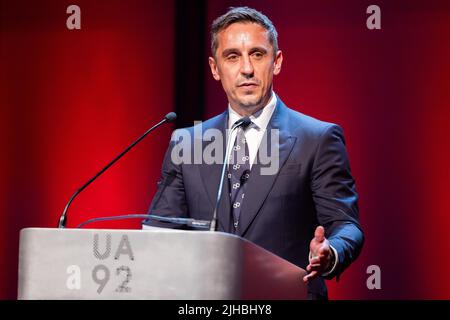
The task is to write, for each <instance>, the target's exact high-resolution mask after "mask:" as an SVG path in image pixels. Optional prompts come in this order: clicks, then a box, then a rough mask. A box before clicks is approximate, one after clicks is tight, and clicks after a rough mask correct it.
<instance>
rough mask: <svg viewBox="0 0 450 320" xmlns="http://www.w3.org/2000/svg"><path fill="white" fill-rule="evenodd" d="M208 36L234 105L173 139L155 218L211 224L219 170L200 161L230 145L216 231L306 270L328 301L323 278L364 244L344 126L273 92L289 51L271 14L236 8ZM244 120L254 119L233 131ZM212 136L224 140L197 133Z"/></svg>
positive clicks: (214, 65) (314, 292)
mask: <svg viewBox="0 0 450 320" xmlns="http://www.w3.org/2000/svg"><path fill="white" fill-rule="evenodd" d="M211 35H212V45H211V48H212V56H211V57H210V58H209V64H210V68H211V72H212V75H213V77H214V79H215V80H217V81H220V82H221V84H222V86H223V89H224V91H225V93H226V95H227V98H228V102H229V105H228V109H227V110H226V111H225V112H224V113H222V114H221V115H218V116H216V117H214V118H212V119H209V120H207V121H205V122H203V123H201V125H197V126H194V127H191V128H187V129H180V130H177V131H176V132H175V133H174V135H173V138H172V140H171V143H170V145H169V148H168V150H167V153H166V156H165V158H164V162H163V167H162V174H161V180H160V181H159V182H158V191H157V193H156V195H155V197H154V199H153V201H152V205H151V207H150V213H152V214H157V215H164V216H173V217H190V218H195V219H200V220H211V218H212V215H213V211H214V208H215V205H216V197H217V192H218V189H219V180H220V176H221V171H222V164H221V163H211V161H206V162H207V163H205V161H200V162H199V161H198V157H197V156H198V152H199V150H200V152H201V154H202V155H203V156H204V155H205V152H206V150H209V151H211V149H212V148H211V145H212V144H215V143H219V145H220V146H221V147H220V148H216V149H215V151H214V152H212V154H214V153H216V154H215V156H217V154H219V156H218V157H217V158H219V159H220V158H221V155H223V151H225V150H226V148H225V145H226V142H227V141H229V142H230V146H232V147H230V148H229V150H231V151H230V153H229V154H227V155H226V156H227V157H228V158H229V159H230V165H228V167H227V171H226V176H225V183H224V184H223V194H222V198H221V200H220V202H219V206H218V211H217V214H218V224H217V229H218V230H219V231H224V232H229V233H234V234H237V235H239V236H241V237H244V238H246V239H248V240H250V241H252V242H253V243H255V244H257V245H259V246H261V247H263V248H265V249H267V250H269V251H271V252H273V253H275V254H276V255H278V256H280V257H282V258H284V259H286V260H288V261H290V262H292V263H294V264H296V265H298V266H300V267H302V268H306V270H307V271H308V275H306V276H305V277H304V278H303V281H305V282H307V283H308V288H309V293H310V297H311V298H316V299H321V298H325V299H326V298H327V290H326V286H325V283H324V280H323V279H324V278H325V279H332V278H333V277H339V275H340V274H341V273H342V272H343V271H344V269H345V268H346V267H347V266H348V265H349V264H350V263H351V262H352V261H354V260H355V259H356V258H357V256H358V255H359V253H360V251H361V248H362V245H363V242H364V235H363V232H362V229H361V227H360V224H359V220H358V205H357V198H358V195H357V193H356V189H355V182H354V179H353V177H352V175H351V172H350V166H349V161H348V157H347V152H346V149H345V144H344V137H343V133H342V129H341V128H340V127H339V126H337V125H335V124H332V123H326V122H322V121H319V120H317V119H314V118H312V117H309V116H306V115H304V114H301V113H299V112H296V111H294V110H292V109H290V108H288V107H286V106H285V105H284V103H283V102H282V101H281V99H280V98H279V97H278V96H277V95H276V94H275V93H274V92H273V86H272V79H273V76H274V75H278V74H279V73H280V71H281V65H282V61H283V55H282V52H281V51H280V50H278V44H277V33H276V30H275V27H274V26H273V24H272V22H271V21H270V20H269V19H268V18H267V17H266V16H265V15H263V14H262V13H260V12H258V11H256V10H254V9H250V8H247V7H239V8H232V9H230V10H229V11H228V12H227V13H226V14H224V15H223V16H221V17H219V18H217V19H216V20H215V21H214V22H213V25H212V30H211ZM246 117H248V118H249V119H250V120H251V122H250V123H249V122H246V123H244V125H242V126H240V127H237V128H236V129H235V130H232V131H230V130H228V129H230V128H232V127H233V125H234V124H236V123H237V121H239V120H240V119H243V118H246ZM181 130H182V131H181ZM208 130H209V131H213V132H218V133H220V135H218V136H217V137H215V138H216V139H211V138H205V136H211V135H203V134H198V132H199V131H200V132H201V133H202V132H208ZM214 130H215V131H214ZM180 137H182V138H180ZM220 137H223V139H221V138H220ZM212 140H213V141H212ZM208 148H209V149H208ZM202 152H203V153H202ZM196 153H197V154H196ZM196 157H197V161H196V160H195V159H194V158H196ZM180 159H182V160H183V161H180ZM267 159H269V160H270V161H269V163H268V162H267V161H263V160H267ZM144 225H148V226H157V227H161V226H166V225H165V224H164V223H157V222H155V221H151V220H147V221H144ZM299 281H300V280H299Z"/></svg>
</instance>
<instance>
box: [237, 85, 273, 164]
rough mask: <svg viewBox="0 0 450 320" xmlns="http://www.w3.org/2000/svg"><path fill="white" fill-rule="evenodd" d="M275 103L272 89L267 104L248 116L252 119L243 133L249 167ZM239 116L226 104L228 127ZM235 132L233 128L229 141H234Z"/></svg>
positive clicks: (239, 116) (253, 159)
mask: <svg viewBox="0 0 450 320" xmlns="http://www.w3.org/2000/svg"><path fill="white" fill-rule="evenodd" d="M276 105H277V96H276V95H275V93H274V92H273V91H272V97H271V98H270V100H269V102H268V103H267V105H266V106H265V107H264V108H262V109H261V110H258V111H257V112H255V113H254V114H252V115H251V116H250V117H249V118H250V120H252V123H251V124H250V125H249V127H248V128H247V129H246V130H245V132H244V135H245V139H246V140H247V145H248V153H249V159H250V169H251V168H252V165H253V163H254V162H255V159H256V155H257V153H258V149H259V145H260V143H261V140H262V138H263V136H264V133H265V132H266V128H267V124H268V123H269V121H270V119H271V118H272V115H273V112H274V111H275V106H276ZM241 118H242V116H241V115H239V114H238V113H237V112H236V111H234V110H233V108H231V106H230V104H228V128H231V126H232V125H233V124H234V123H235V122H236V121H238V120H239V119H241ZM236 134H237V130H234V132H233V133H232V135H231V137H230V139H231V142H234V140H235V139H236ZM232 145H233V144H232Z"/></svg>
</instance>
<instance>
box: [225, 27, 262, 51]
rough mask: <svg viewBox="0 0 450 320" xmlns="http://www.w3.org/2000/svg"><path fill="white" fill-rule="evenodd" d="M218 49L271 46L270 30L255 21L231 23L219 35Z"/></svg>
mask: <svg viewBox="0 0 450 320" xmlns="http://www.w3.org/2000/svg"><path fill="white" fill-rule="evenodd" d="M217 40H218V48H217V49H218V51H223V50H225V49H228V48H240V47H247V46H265V47H270V46H271V44H270V41H269V32H268V31H267V30H266V29H265V28H264V27H262V26H261V25H259V24H257V23H253V22H238V23H233V24H231V25H229V26H228V27H227V28H225V29H224V30H222V31H220V32H219V33H218V35H217Z"/></svg>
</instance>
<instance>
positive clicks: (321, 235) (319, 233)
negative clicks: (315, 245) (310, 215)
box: [314, 226, 325, 242]
mask: <svg viewBox="0 0 450 320" xmlns="http://www.w3.org/2000/svg"><path fill="white" fill-rule="evenodd" d="M314 239H315V240H316V241H317V242H323V241H324V240H325V229H324V228H323V227H322V226H318V227H317V228H316V231H314Z"/></svg>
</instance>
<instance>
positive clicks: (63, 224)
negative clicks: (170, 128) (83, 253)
mask: <svg viewBox="0 0 450 320" xmlns="http://www.w3.org/2000/svg"><path fill="white" fill-rule="evenodd" d="M176 118H177V115H176V113H175V112H169V113H168V114H166V116H165V117H164V119H162V120H161V121H160V122H158V123H157V124H155V125H154V126H153V127H151V128H150V129H148V130H147V131H146V132H145V133H144V134H143V135H142V136H140V137H139V138H138V139H136V140H135V141H134V142H133V143H132V144H130V145H129V146H128V147H127V148H126V149H125V150H124V151H122V152H121V153H120V154H119V155H118V156H116V157H115V158H114V159H113V160H112V161H111V162H110V163H108V164H107V165H106V166H105V167H104V168H103V169H102V170H100V171H99V172H98V173H97V174H96V175H95V176H93V177H92V178H91V179H90V180H89V181H88V182H86V183H85V184H84V185H83V186H82V187H81V188H79V189H78V190H77V191H75V193H74V194H73V195H72V197H70V199H69V202H67V204H66V207H65V208H64V211H63V213H62V214H61V217H60V218H59V222H58V228H65V227H66V224H67V210H68V209H69V206H70V204H71V203H72V201H73V199H75V197H76V196H77V195H78V194H80V192H81V191H83V190H84V189H85V188H86V187H87V186H88V185H90V184H91V183H92V182H93V181H94V180H95V179H97V178H98V177H99V176H100V175H101V174H102V173H103V172H105V171H106V170H108V168H109V167H111V166H112V165H113V164H114V163H115V162H116V161H117V160H119V159H120V158H122V156H123V155H124V154H125V153H127V152H128V151H130V149H131V148H133V147H134V146H135V145H136V144H138V143H139V142H140V141H141V140H142V139H144V138H145V137H146V136H147V135H148V134H149V133H150V132H152V131H153V130H155V129H156V128H158V127H159V126H160V125H162V124H163V123H166V122H173V121H174V120H175V119H176Z"/></svg>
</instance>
